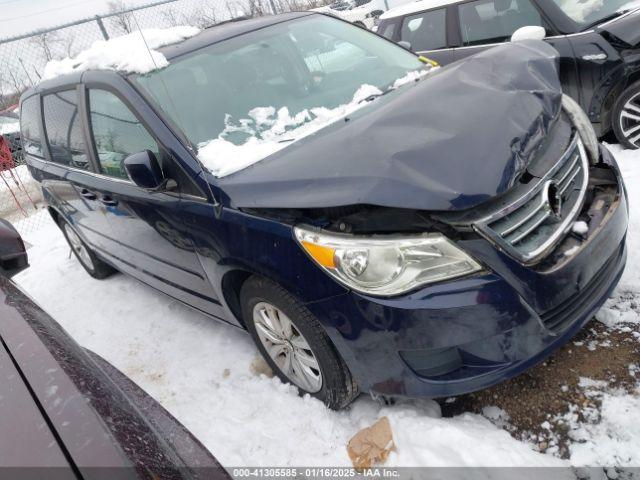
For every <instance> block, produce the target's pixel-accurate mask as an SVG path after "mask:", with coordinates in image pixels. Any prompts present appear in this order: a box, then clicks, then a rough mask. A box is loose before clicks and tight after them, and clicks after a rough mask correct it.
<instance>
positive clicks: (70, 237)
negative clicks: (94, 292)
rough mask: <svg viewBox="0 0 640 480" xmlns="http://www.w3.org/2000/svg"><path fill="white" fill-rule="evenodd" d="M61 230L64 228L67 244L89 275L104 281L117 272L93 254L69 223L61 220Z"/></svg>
mask: <svg viewBox="0 0 640 480" xmlns="http://www.w3.org/2000/svg"><path fill="white" fill-rule="evenodd" d="M60 228H62V233H63V234H64V237H65V238H66V239H67V243H68V244H69V246H70V247H71V251H72V252H73V254H74V255H75V256H76V258H77V259H78V261H79V262H80V265H82V267H83V268H84V269H85V270H86V271H87V273H88V274H89V275H91V276H92V277H93V278H97V279H99V280H102V279H103V278H107V277H108V276H110V275H113V274H114V273H115V272H116V270H115V269H114V268H113V267H112V266H111V265H108V264H106V263H105V262H103V261H102V260H100V259H99V258H98V257H97V256H96V254H95V253H93V251H92V250H91V249H90V248H89V246H88V245H87V244H86V243H84V241H83V240H82V238H80V235H78V234H77V233H76V231H75V230H74V228H73V227H72V226H71V224H69V222H67V221H65V220H62V219H61V220H60Z"/></svg>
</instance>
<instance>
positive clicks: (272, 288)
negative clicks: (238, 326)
mask: <svg viewBox="0 0 640 480" xmlns="http://www.w3.org/2000/svg"><path fill="white" fill-rule="evenodd" d="M240 300H241V303H242V314H243V318H244V322H245V325H246V327H247V330H249V333H250V334H251V336H252V337H253V340H254V342H255V343H256V345H257V347H258V349H259V350H260V353H261V354H262V356H263V357H264V358H265V360H266V362H267V363H268V364H269V366H270V367H271V369H272V370H273V371H274V373H276V374H277V375H278V377H279V378H280V379H281V380H282V381H283V382H286V383H292V384H293V385H295V386H296V387H298V390H299V392H300V393H301V394H305V393H308V394H309V395H311V396H313V397H316V398H318V399H320V400H322V401H323V402H324V403H325V405H327V406H328V407H329V408H332V409H336V410H338V409H341V408H343V407H346V406H347V405H348V404H349V403H351V402H352V401H353V400H354V399H355V398H356V397H357V395H358V388H357V386H356V384H355V382H354V380H353V377H352V376H351V372H350V371H349V368H348V367H347V365H346V364H345V363H344V360H342V358H341V357H340V355H339V354H338V352H337V351H336V349H335V347H334V346H333V344H332V343H331V340H330V339H329V337H328V335H327V334H326V332H325V331H324V328H323V327H322V326H321V325H320V322H319V321H318V320H317V319H316V318H315V317H314V315H313V314H312V313H311V312H310V311H309V310H308V309H307V308H306V307H305V306H304V305H302V304H301V303H300V302H298V301H297V300H296V299H295V298H294V297H293V296H292V295H291V294H289V292H287V291H286V290H284V289H283V288H282V287H280V286H279V285H277V284H275V283H273V282H271V281H269V280H266V279H264V278H260V277H251V278H249V279H248V280H247V281H246V282H245V283H244V285H243V286H242V290H241V292H240Z"/></svg>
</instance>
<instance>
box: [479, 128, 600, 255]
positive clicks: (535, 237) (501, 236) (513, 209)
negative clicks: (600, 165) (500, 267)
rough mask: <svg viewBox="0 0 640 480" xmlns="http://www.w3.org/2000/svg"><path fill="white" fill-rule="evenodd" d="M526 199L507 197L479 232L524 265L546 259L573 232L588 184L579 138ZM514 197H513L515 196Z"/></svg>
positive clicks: (520, 196) (483, 222) (481, 221)
mask: <svg viewBox="0 0 640 480" xmlns="http://www.w3.org/2000/svg"><path fill="white" fill-rule="evenodd" d="M537 180H538V181H536V183H535V184H534V185H533V186H532V188H531V190H529V191H528V192H527V193H526V194H525V195H522V194H521V193H518V197H517V198H509V197H510V196H509V195H507V196H506V197H505V198H504V199H503V201H502V202H501V205H502V208H500V210H498V211H495V212H492V213H490V214H489V215H488V216H486V217H484V218H482V219H481V220H479V221H478V222H475V224H474V227H475V228H476V230H477V231H478V232H479V233H480V234H482V235H483V236H485V237H487V238H488V239H490V240H491V241H493V242H494V243H496V244H497V245H498V246H499V247H500V248H501V249H502V250H504V251H505V252H507V253H508V254H509V255H511V256H513V257H514V258H516V259H517V260H519V261H520V262H522V263H525V264H530V263H534V262H536V261H537V260H539V259H540V258H542V257H543V256H545V255H546V254H547V253H548V252H549V251H550V250H551V249H552V248H553V247H554V246H555V245H556V244H557V243H558V241H559V240H561V239H562V238H563V237H564V236H565V235H566V234H567V233H568V232H569V230H571V227H572V225H573V222H574V221H575V220H576V217H577V216H578V214H579V213H580V210H581V208H582V204H583V203H584V198H585V194H586V191H587V185H588V183H589V163H588V159H587V153H586V151H585V149H584V146H583V144H582V142H581V141H580V139H579V137H578V135H576V136H575V138H574V139H573V140H572V142H571V144H570V145H569V148H568V149H567V150H566V152H565V154H564V155H563V156H562V158H561V159H560V160H559V161H558V162H557V163H556V164H555V166H554V167H553V168H552V169H551V170H550V171H549V173H547V174H546V175H545V176H544V178H542V179H537ZM512 196H513V195H512Z"/></svg>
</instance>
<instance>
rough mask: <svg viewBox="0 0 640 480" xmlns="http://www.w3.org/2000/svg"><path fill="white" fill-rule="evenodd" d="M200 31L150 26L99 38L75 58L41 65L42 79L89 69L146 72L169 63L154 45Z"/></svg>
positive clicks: (170, 42)
mask: <svg viewBox="0 0 640 480" xmlns="http://www.w3.org/2000/svg"><path fill="white" fill-rule="evenodd" d="M199 32H200V29H199V28H197V27H189V26H178V27H171V28H149V29H145V30H142V31H137V32H132V33H129V34H128V35H123V36H121V37H116V38H112V39H110V40H98V41H96V42H94V43H93V44H92V45H91V47H89V48H88V49H87V50H84V51H82V52H81V53H79V54H78V55H77V56H76V57H74V58H69V57H67V58H63V59H62V60H51V61H50V62H49V63H47V65H46V66H45V68H44V75H43V76H42V79H43V80H48V79H51V78H54V77H57V76H60V75H66V74H68V73H73V72H80V71H85V70H92V69H93V70H117V71H122V72H127V73H148V72H151V71H152V70H156V69H158V68H164V67H166V66H167V65H169V62H168V61H167V59H166V58H165V56H164V55H163V54H162V53H160V52H159V51H157V50H156V49H157V48H160V47H163V46H165V45H171V44H173V43H178V42H181V41H182V40H184V39H186V38H189V37H193V36H195V35H197V34H198V33H199ZM145 42H146V43H145ZM147 47H148V48H147Z"/></svg>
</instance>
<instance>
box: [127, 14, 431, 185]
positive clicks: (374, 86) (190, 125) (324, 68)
mask: <svg viewBox="0 0 640 480" xmlns="http://www.w3.org/2000/svg"><path fill="white" fill-rule="evenodd" d="M427 68H428V67H427ZM423 73H426V70H425V65H424V64H423V63H422V62H420V61H419V60H418V58H417V57H416V56H415V55H413V54H411V53H409V52H407V51H406V50H404V49H402V48H400V47H398V46H396V45H394V44H392V43H390V42H389V41H387V40H385V39H382V38H380V37H378V36H377V35H375V34H373V33H371V32H368V31H365V30H363V29H361V28H358V27H354V26H352V25H349V24H347V23H345V22H343V21H340V20H336V19H333V18H330V17H326V16H321V15H312V16H309V17H304V18H301V19H296V20H293V21H288V22H284V23H280V24H277V25H273V26H270V27H267V28H263V29H260V30H256V31H253V32H250V33H247V34H245V35H241V36H239V37H235V38H232V39H229V40H226V41H223V42H220V43H217V44H214V45H211V46H208V47H206V48H203V49H201V50H198V51H197V52H195V53H193V54H189V55H187V56H184V57H181V58H178V59H174V60H173V61H172V62H171V65H169V66H168V67H166V68H164V69H162V70H158V71H155V72H152V73H150V74H147V75H144V76H138V77H136V81H137V82H138V83H139V84H140V85H142V86H143V87H144V89H146V90H147V91H148V92H149V93H150V94H151V96H152V97H153V99H154V100H155V101H156V102H157V103H158V104H159V105H160V107H161V108H162V109H163V110H164V111H165V112H166V113H167V115H169V116H170V117H171V118H172V119H173V120H174V122H175V123H176V124H177V125H178V126H180V127H181V128H182V130H183V131H184V133H185V135H186V136H187V138H188V139H189V140H190V141H191V142H192V144H194V145H196V146H198V150H199V151H198V157H199V158H200V160H201V161H202V162H203V163H204V164H205V166H207V167H209V168H210V170H211V171H213V172H214V173H216V174H219V175H223V174H228V173H230V172H232V171H236V170H238V169H240V168H243V167H244V166H247V164H251V163H253V162H254V161H257V160H259V159H260V158H263V157H264V156H266V155H269V154H271V153H273V152H274V151H277V150H278V149H281V148H284V147H286V146H287V143H290V142H292V141H293V140H296V139H297V138H300V137H301V136H304V135H309V134H311V133H313V132H315V131H317V130H318V129H319V128H321V127H323V126H326V125H327V124H329V123H331V121H332V120H334V119H336V118H342V117H344V116H345V115H346V114H348V113H351V112H352V111H354V110H355V109H356V108H360V107H361V106H364V104H366V103H367V101H368V100H371V99H373V98H375V97H376V96H379V95H382V94H383V93H386V92H388V91H389V90H390V89H392V88H394V85H395V87H397V86H399V83H403V82H402V80H401V81H400V82H398V79H402V78H405V79H406V78H409V79H410V80H417V78H419V76H421V75H422V74H423ZM233 147H245V148H242V149H241V150H240V149H237V148H233ZM234 162H235V163H234Z"/></svg>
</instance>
